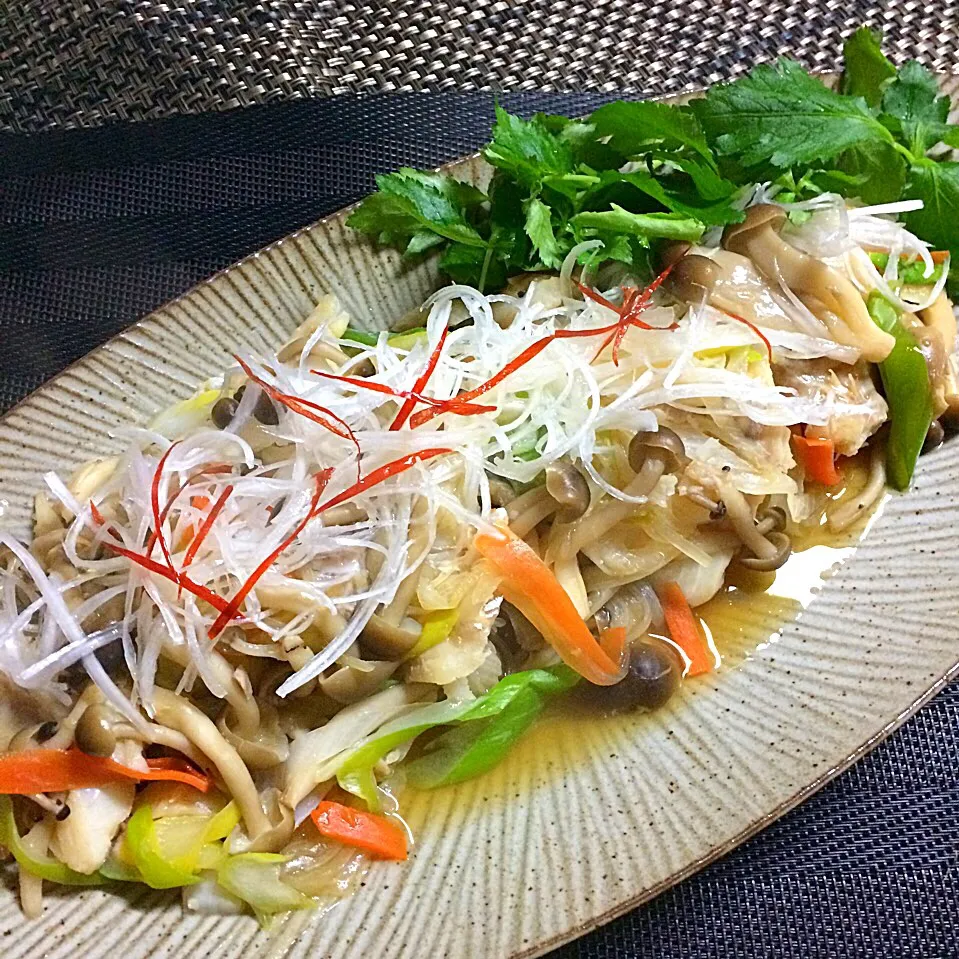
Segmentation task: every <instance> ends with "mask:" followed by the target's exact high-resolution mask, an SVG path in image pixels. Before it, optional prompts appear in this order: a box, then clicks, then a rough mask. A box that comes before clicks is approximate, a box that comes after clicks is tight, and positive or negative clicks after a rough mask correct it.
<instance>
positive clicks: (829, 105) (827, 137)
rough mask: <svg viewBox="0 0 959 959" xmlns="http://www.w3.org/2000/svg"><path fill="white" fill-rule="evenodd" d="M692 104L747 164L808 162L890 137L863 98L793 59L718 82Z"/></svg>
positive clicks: (711, 135)
mask: <svg viewBox="0 0 959 959" xmlns="http://www.w3.org/2000/svg"><path fill="white" fill-rule="evenodd" d="M692 108H693V110H694V112H695V113H696V116H697V117H698V118H699V120H700V123H701V124H702V126H703V128H704V130H705V131H706V135H707V137H708V139H709V141H710V142H711V143H712V144H713V145H714V146H715V148H716V149H717V150H718V151H719V152H720V153H721V154H723V155H724V156H729V157H733V158H735V159H736V160H737V161H738V162H739V163H741V164H742V165H743V166H745V167H752V166H757V165H759V164H763V163H767V162H768V163H771V164H773V166H777V167H787V166H809V165H811V164H814V163H816V162H817V161H823V160H831V159H832V158H833V157H836V156H838V155H839V154H840V153H843V152H845V151H846V150H849V149H851V148H852V147H855V146H859V145H862V144H867V143H874V144H875V143H889V142H891V141H892V135H891V134H890V132H889V131H888V130H887V129H886V128H885V127H884V126H883V125H882V124H881V123H880V122H879V121H878V120H877V119H876V118H875V117H874V116H873V115H872V113H871V112H870V110H869V107H868V106H867V105H866V102H865V101H864V100H863V99H861V98H860V97H844V96H842V95H841V94H838V93H835V92H833V91H832V90H828V89H827V88H826V87H825V86H824V85H823V84H822V83H821V82H820V81H819V80H817V79H816V78H815V77H811V76H810V75H809V74H808V73H806V71H805V70H804V69H803V68H802V67H801V66H800V65H799V64H798V63H794V62H793V61H791V60H780V61H778V62H777V63H776V64H775V65H774V66H759V67H756V69H754V70H753V71H752V72H751V73H750V74H749V75H748V76H745V77H743V78H742V79H740V80H736V81H734V82H733V83H728V84H721V85H719V86H715V87H713V88H712V89H711V90H710V91H709V93H708V94H707V95H706V97H705V98H704V99H702V100H696V101H694V102H693V104H692Z"/></svg>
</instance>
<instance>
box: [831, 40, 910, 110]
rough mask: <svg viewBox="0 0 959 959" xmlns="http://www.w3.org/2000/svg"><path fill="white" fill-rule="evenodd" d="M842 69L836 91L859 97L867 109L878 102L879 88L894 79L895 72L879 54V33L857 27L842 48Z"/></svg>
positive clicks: (880, 96) (880, 100)
mask: <svg viewBox="0 0 959 959" xmlns="http://www.w3.org/2000/svg"><path fill="white" fill-rule="evenodd" d="M842 53H843V60H844V67H843V71H842V79H841V80H840V83H839V90H840V92H841V93H844V94H846V95H848V96H851V97H862V98H863V100H865V101H866V103H868V104H869V106H871V107H878V106H879V104H880V103H881V102H882V88H883V84H884V83H885V82H886V81H887V80H890V79H892V77H894V76H895V75H896V68H895V67H894V66H893V65H892V63H890V61H889V60H888V59H887V58H886V55H885V54H884V53H883V52H882V33H881V32H879V31H876V30H870V29H869V28H868V27H860V28H859V29H858V30H857V31H856V32H855V33H854V34H853V35H852V36H851V37H850V38H849V39H848V40H847V41H846V43H845V45H844V46H843V48H842Z"/></svg>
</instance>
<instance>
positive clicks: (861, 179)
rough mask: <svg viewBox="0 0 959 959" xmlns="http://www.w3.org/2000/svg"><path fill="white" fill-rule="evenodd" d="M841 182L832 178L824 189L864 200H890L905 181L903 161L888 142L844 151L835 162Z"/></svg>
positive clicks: (894, 198)
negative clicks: (830, 182)
mask: <svg viewBox="0 0 959 959" xmlns="http://www.w3.org/2000/svg"><path fill="white" fill-rule="evenodd" d="M837 164H838V167H839V170H838V171H836V173H837V174H839V175H840V176H844V177H845V178H846V180H845V182H843V181H842V180H841V179H839V178H838V177H836V178H834V180H833V183H832V185H831V186H829V187H827V189H832V190H835V192H837V193H839V194H841V195H842V196H856V197H859V198H860V199H862V200H863V201H864V202H866V203H892V202H893V201H895V200H898V199H899V196H900V194H901V193H902V187H903V184H904V183H905V182H906V162H905V160H903V158H902V156H901V155H900V154H899V152H898V151H897V150H896V149H895V148H894V147H893V146H892V144H889V143H870V144H868V145H864V146H855V147H853V148H852V149H850V150H847V151H846V152H845V153H843V154H842V156H840V157H839V159H838V161H837Z"/></svg>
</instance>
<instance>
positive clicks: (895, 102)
mask: <svg viewBox="0 0 959 959" xmlns="http://www.w3.org/2000/svg"><path fill="white" fill-rule="evenodd" d="M882 109H883V113H884V114H886V115H888V116H889V117H890V118H892V120H893V122H892V123H891V124H890V126H891V127H892V129H893V132H895V133H897V134H899V135H900V137H901V138H902V139H903V140H904V141H905V143H906V146H908V147H909V149H910V150H911V151H912V153H913V154H914V155H915V156H916V157H922V156H924V155H925V153H926V150H928V149H929V148H930V147H931V146H934V145H935V144H937V143H939V141H940V140H942V138H943V137H944V136H945V135H946V134H947V133H948V132H949V126H948V124H947V123H946V117H947V116H948V115H949V98H948V97H945V96H940V95H939V84H938V83H937V82H936V78H935V76H934V75H933V74H932V73H930V72H929V71H928V70H927V69H926V68H925V67H924V66H923V65H922V64H921V63H919V62H918V61H917V60H910V61H909V62H908V63H906V64H904V65H903V67H902V68H901V69H900V70H899V73H898V74H897V75H896V79H895V80H893V81H892V83H890V84H889V86H888V87H886V90H885V92H884V93H883V95H882Z"/></svg>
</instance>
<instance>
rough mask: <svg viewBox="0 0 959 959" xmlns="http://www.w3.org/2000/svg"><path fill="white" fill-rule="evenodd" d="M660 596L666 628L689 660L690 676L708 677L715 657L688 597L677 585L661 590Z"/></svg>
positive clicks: (664, 587) (658, 592)
mask: <svg viewBox="0 0 959 959" xmlns="http://www.w3.org/2000/svg"><path fill="white" fill-rule="evenodd" d="M656 595H657V596H659V602H660V604H661V605H662V607H663V616H664V617H665V619H666V628H667V629H668V630H669V636H670V638H671V639H672V641H673V642H674V643H675V644H676V645H677V646H679V648H680V649H682V651H683V652H684V653H685V654H686V655H687V656H688V657H689V672H688V673H687V675H689V676H698V675H700V673H708V672H710V671H711V670H712V669H713V667H714V666H715V662H714V660H713V656H712V653H710V651H709V647H708V646H707V645H706V641H705V640H704V639H703V637H702V635H700V632H699V627H698V626H697V624H696V617H695V616H694V615H693V611H692V610H691V609H690V608H689V603H688V602H686V596H685V595H684V593H683V591H682V590H681V589H680V588H679V584H678V583H675V582H670V583H663V585H662V586H659V587H657V589H656Z"/></svg>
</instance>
